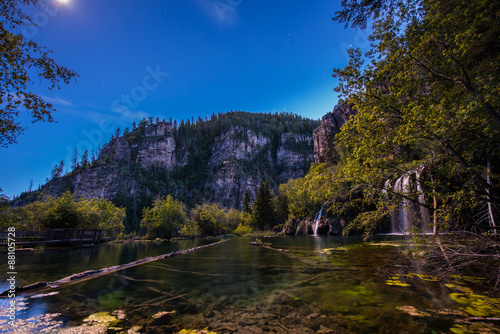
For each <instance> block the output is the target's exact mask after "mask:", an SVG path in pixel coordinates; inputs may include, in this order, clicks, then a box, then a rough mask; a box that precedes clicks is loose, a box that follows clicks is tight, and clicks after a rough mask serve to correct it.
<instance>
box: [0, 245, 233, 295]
mask: <svg viewBox="0 0 500 334" xmlns="http://www.w3.org/2000/svg"><path fill="white" fill-rule="evenodd" d="M225 241H227V239H226V240H221V241H218V242H214V243H211V244H208V245H203V246H198V247H194V248H188V249H183V250H179V251H175V252H171V253H167V254H162V255H158V256H154V257H145V258H143V259H140V260H136V261H134V262H130V263H127V264H122V265H117V266H112V267H108V268H102V269H95V270H87V271H84V272H81V273H78V274H73V275H71V276H68V277H64V278H62V279H60V280H57V281H54V282H37V283H34V284H30V285H26V286H23V287H18V288H16V294H19V293H22V292H28V291H34V290H38V289H45V288H56V287H58V286H59V285H61V284H69V283H76V282H81V281H84V280H87V279H91V278H95V277H97V276H101V275H106V274H109V273H112V272H115V271H118V270H122V269H127V268H131V267H135V266H138V265H141V264H145V263H148V262H153V261H156V260H161V259H165V258H167V257H172V256H175V255H179V254H184V253H189V252H192V251H195V250H198V249H202V248H206V247H210V246H214V245H218V244H220V243H222V242H225ZM9 291H10V290H5V291H4V292H2V293H0V298H5V297H7V296H8V295H9Z"/></svg>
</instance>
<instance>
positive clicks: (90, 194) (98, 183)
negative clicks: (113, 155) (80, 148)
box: [73, 166, 120, 199]
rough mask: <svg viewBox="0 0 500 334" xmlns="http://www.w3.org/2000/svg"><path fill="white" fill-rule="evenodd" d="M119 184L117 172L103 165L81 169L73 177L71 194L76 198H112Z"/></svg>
mask: <svg viewBox="0 0 500 334" xmlns="http://www.w3.org/2000/svg"><path fill="white" fill-rule="evenodd" d="M119 184H120V182H119V179H118V174H117V173H114V172H111V171H110V170H108V169H107V168H105V167H103V166H97V167H94V168H89V169H86V170H82V171H81V172H80V173H77V174H76V175H75V177H74V178H73V187H74V191H73V194H74V195H75V197H76V198H80V197H86V198H94V197H97V198H106V199H111V198H114V197H115V195H116V193H117V186H118V185H119Z"/></svg>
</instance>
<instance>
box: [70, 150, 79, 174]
mask: <svg viewBox="0 0 500 334" xmlns="http://www.w3.org/2000/svg"><path fill="white" fill-rule="evenodd" d="M71 163H72V166H71V167H72V168H73V170H75V169H77V168H78V167H79V166H80V164H79V163H78V149H77V148H75V150H74V151H73V157H72V158H71Z"/></svg>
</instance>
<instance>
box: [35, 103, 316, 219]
mask: <svg viewBox="0 0 500 334" xmlns="http://www.w3.org/2000/svg"><path fill="white" fill-rule="evenodd" d="M318 124H319V123H318V122H317V121H312V120H307V119H303V118H301V117H298V116H296V115H291V114H276V115H269V114H250V113H243V112H233V113H228V114H221V115H218V116H212V119H210V120H198V122H196V123H189V122H187V123H184V122H182V123H181V124H180V125H179V124H177V125H174V124H172V123H170V122H165V121H157V122H154V123H153V122H152V121H151V120H150V121H146V120H143V122H141V123H140V124H139V125H138V126H137V127H134V129H132V130H130V131H129V130H126V131H125V133H124V134H123V135H121V136H117V137H113V138H112V139H111V140H110V141H109V143H107V144H106V145H105V146H104V147H103V148H102V149H101V151H100V153H99V156H98V158H97V159H96V160H95V161H93V162H91V163H89V164H85V165H83V164H82V165H80V166H78V167H77V168H75V169H74V170H73V171H72V172H70V173H68V174H67V175H64V176H62V177H58V178H56V179H54V180H51V181H50V182H48V183H47V184H46V185H44V186H43V187H42V190H41V191H42V192H43V193H45V194H49V195H52V196H58V195H60V194H62V193H63V192H64V191H66V190H70V191H71V192H73V193H74V194H75V196H76V197H77V198H79V197H87V198H93V197H98V198H105V199H109V200H112V201H114V202H115V203H117V204H119V205H123V206H126V207H127V208H128V209H129V210H128V213H129V215H131V216H133V217H132V218H133V219H134V220H135V221H136V222H137V220H138V218H140V214H141V212H142V208H143V207H145V206H149V205H150V204H151V202H152V200H154V198H155V197H156V196H158V195H161V196H164V195H167V194H172V195H173V196H175V197H176V198H178V199H180V200H182V201H184V202H185V203H186V204H187V205H188V206H192V205H195V204H197V203H203V202H219V203H221V204H223V205H224V206H226V207H235V208H241V202H242V200H243V196H244V193H245V190H247V191H248V192H249V194H250V198H251V199H252V200H253V199H254V198H255V193H256V190H257V188H258V185H259V183H260V181H261V180H262V179H263V178H268V179H269V180H270V184H271V185H272V186H274V187H276V186H277V185H278V184H280V183H282V182H286V181H288V180H289V179H291V178H298V177H303V176H304V175H305V173H306V172H307V170H308V169H309V166H310V163H311V162H312V161H313V159H314V156H313V145H314V141H313V136H312V132H313V129H314V128H316V127H317V126H318ZM129 218H130V217H129Z"/></svg>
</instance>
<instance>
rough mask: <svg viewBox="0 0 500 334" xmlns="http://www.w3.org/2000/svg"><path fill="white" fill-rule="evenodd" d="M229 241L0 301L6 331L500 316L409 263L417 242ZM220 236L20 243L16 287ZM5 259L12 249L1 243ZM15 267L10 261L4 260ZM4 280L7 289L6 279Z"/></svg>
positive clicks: (355, 323)
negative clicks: (50, 245)
mask: <svg viewBox="0 0 500 334" xmlns="http://www.w3.org/2000/svg"><path fill="white" fill-rule="evenodd" d="M261 239H262V241H263V242H266V243H270V244H272V247H260V246H251V245H250V244H249V243H250V242H251V241H254V240H255V238H246V237H242V238H231V239H229V240H228V241H226V242H224V243H222V244H218V245H214V246H210V247H207V248H204V249H200V250H196V251H193V252H190V253H186V254H181V255H177V256H175V257H171V258H165V259H162V260H158V261H154V262H150V263H146V264H143V265H139V266H136V267H131V268H127V269H124V270H121V271H117V272H114V273H110V274H107V275H103V276H99V277H96V278H93V279H89V280H85V281H81V282H77V283H73V284H69V285H61V286H59V287H54V288H53V289H48V290H43V291H35V292H32V293H27V294H25V295H21V296H18V297H17V310H16V311H17V313H16V317H17V320H16V328H15V329H13V328H12V327H10V326H9V325H8V323H7V322H8V319H7V315H8V314H7V313H6V312H7V311H6V310H7V305H8V302H9V300H8V299H3V300H0V303H2V304H1V305H2V314H1V321H0V332H2V333H6V332H9V333H10V332H13V333H15V332H18V333H53V332H56V333H83V332H85V333H106V332H116V333H119V332H123V333H127V332H128V333H134V332H135V333H140V332H141V333H142V332H148V333H177V332H179V331H182V330H184V333H189V332H192V333H209V332H210V331H212V332H216V333H334V332H335V333H362V332H364V333H403V332H407V333H432V332H435V333H440V332H444V333H463V332H464V331H465V330H469V331H472V332H474V331H476V330H478V328H483V329H487V330H489V331H490V332H492V333H497V332H499V331H498V329H496V328H495V326H493V325H494V322H493V323H489V322H488V320H487V321H483V322H481V321H477V319H475V320H472V318H473V317H475V318H478V317H481V318H497V317H499V316H500V301H499V300H498V299H493V298H488V297H486V296H482V295H479V294H476V293H474V292H473V291H472V289H471V287H469V286H467V285H466V284H464V282H461V281H456V282H451V281H440V280H438V279H437V278H435V277H431V276H425V275H422V273H420V272H418V268H417V269H415V268H413V269H412V270H413V271H412V272H408V271H405V270H404V268H405V266H407V265H409V263H408V260H407V256H406V255H407V254H408V250H409V249H414V247H415V245H414V244H413V242H412V240H411V239H409V240H407V239H404V238H403V237H394V236H379V237H375V238H374V239H372V240H371V241H370V242H368V243H364V242H362V240H361V238H356V237H349V238H341V237H311V236H309V237H307V236H304V237H267V238H261ZM217 240H218V239H199V240H180V241H172V242H133V243H121V244H103V245H99V246H95V247H92V248H81V249H67V250H45V251H42V252H24V251H18V252H17V254H16V255H17V259H16V260H17V267H16V269H17V272H18V274H17V277H16V279H17V282H18V286H23V285H26V284H31V283H34V282H38V281H55V280H58V279H61V278H63V277H65V276H69V275H71V274H73V273H78V272H82V271H85V270H89V269H98V268H104V267H109V266H113V265H117V264H125V263H129V262H132V261H134V260H137V259H141V258H144V257H146V256H156V255H160V254H165V253H169V252H172V251H176V250H180V249H187V248H191V247H196V246H199V245H204V244H209V243H212V242H214V241H217ZM2 256H3V257H2V264H5V263H6V261H7V260H6V255H5V254H4V253H2ZM0 270H2V272H4V273H6V272H7V271H8V270H7V267H6V265H2V266H1V267H0ZM7 287H8V285H7V283H6V282H5V281H3V282H2V285H0V288H1V289H0V290H2V291H3V290H5V289H7Z"/></svg>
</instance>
